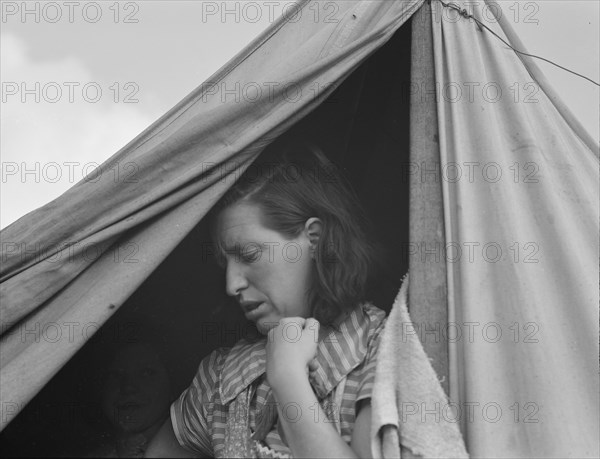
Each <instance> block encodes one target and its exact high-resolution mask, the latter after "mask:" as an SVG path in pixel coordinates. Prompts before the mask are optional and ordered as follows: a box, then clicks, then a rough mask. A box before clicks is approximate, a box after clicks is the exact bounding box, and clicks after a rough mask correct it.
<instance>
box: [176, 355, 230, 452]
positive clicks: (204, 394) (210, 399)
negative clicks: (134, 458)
mask: <svg viewBox="0 0 600 459" xmlns="http://www.w3.org/2000/svg"><path fill="white" fill-rule="evenodd" d="M228 351H229V349H226V348H221V349H217V350H215V351H213V352H212V353H211V354H210V355H208V356H207V357H205V358H204V359H202V362H200V366H199V367H198V372H197V373H196V376H194V380H193V381H192V384H191V385H190V387H188V388H187V389H186V390H185V391H183V393H182V394H181V395H180V396H179V398H178V399H177V400H176V401H175V402H173V404H172V405H171V423H172V424H173V431H174V432H175V436H176V437H177V441H179V444H180V445H181V446H183V447H184V448H186V449H188V450H191V451H197V452H199V453H201V454H203V455H206V456H212V455H213V448H212V442H211V437H210V428H209V425H208V422H207V419H209V411H210V409H211V407H212V406H213V405H214V399H215V396H216V395H217V392H218V390H219V389H218V388H219V375H220V373H221V369H222V368H223V365H224V363H225V358H226V357H227V353H228Z"/></svg>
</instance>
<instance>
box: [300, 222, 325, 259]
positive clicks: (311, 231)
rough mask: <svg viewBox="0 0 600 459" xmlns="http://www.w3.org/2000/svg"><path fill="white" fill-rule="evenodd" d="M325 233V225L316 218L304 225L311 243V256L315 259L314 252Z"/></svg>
mask: <svg viewBox="0 0 600 459" xmlns="http://www.w3.org/2000/svg"><path fill="white" fill-rule="evenodd" d="M322 231H323V223H322V222H321V220H320V219H318V218H316V217H311V218H309V219H308V220H306V223H305V224H304V233H305V234H306V237H307V238H308V241H309V243H310V250H311V255H312V256H313V257H314V252H315V250H316V249H317V244H318V243H319V239H320V238H321V233H322Z"/></svg>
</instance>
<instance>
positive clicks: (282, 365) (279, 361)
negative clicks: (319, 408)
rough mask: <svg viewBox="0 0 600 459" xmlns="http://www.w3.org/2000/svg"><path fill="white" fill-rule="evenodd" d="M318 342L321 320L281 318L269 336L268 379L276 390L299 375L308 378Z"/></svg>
mask: <svg viewBox="0 0 600 459" xmlns="http://www.w3.org/2000/svg"><path fill="white" fill-rule="evenodd" d="M318 344H319V322H318V321H317V320H316V319H313V318H309V319H303V318H302V317H286V318H283V319H281V321H280V322H279V324H278V325H277V326H276V327H275V328H272V329H271V330H269V334H268V335H267V380H268V381H269V384H270V385H271V387H273V388H274V389H275V388H276V387H277V386H278V385H281V384H287V383H289V382H290V381H293V380H295V379H296V378H307V377H308V367H309V364H311V361H312V360H313V359H314V358H315V356H316V354H317V345H318ZM313 365H314V364H313Z"/></svg>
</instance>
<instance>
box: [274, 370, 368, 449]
mask: <svg viewBox="0 0 600 459" xmlns="http://www.w3.org/2000/svg"><path fill="white" fill-rule="evenodd" d="M286 380H287V383H285V384H279V385H278V387H277V388H275V387H274V388H273V392H274V394H275V398H276V400H277V410H278V413H279V422H280V423H281V425H282V427H283V433H284V435H285V440H286V443H287V444H288V446H289V447H290V449H291V450H292V455H293V456H294V457H340V458H346V457H347V458H356V457H358V456H357V455H356V453H355V452H354V451H353V450H352V448H350V446H348V444H346V442H345V441H344V440H343V439H342V437H341V436H340V434H339V433H338V432H337V431H336V429H335V427H334V424H333V423H332V421H331V420H329V419H328V418H327V416H326V415H325V412H324V411H323V409H322V408H321V406H320V404H319V402H318V400H317V397H316V396H315V394H314V392H313V390H312V387H311V386H310V383H309V381H308V376H307V375H306V373H304V374H299V375H288V377H287V378H286ZM335 408H338V409H339V407H335Z"/></svg>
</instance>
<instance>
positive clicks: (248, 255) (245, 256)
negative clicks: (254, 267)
mask: <svg viewBox="0 0 600 459" xmlns="http://www.w3.org/2000/svg"><path fill="white" fill-rule="evenodd" d="M260 256H261V252H260V251H259V250H254V251H251V252H243V253H242V260H243V261H244V262H246V263H252V262H255V261H258V260H259V259H260Z"/></svg>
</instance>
